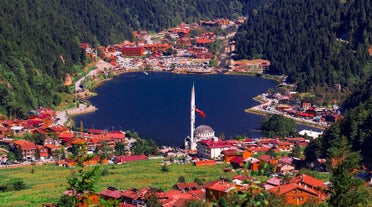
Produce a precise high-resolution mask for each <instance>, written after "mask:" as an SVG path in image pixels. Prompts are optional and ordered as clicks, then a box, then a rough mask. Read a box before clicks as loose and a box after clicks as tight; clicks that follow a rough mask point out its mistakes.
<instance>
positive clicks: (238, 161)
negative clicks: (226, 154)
mask: <svg viewBox="0 0 372 207" xmlns="http://www.w3.org/2000/svg"><path fill="white" fill-rule="evenodd" d="M243 161H244V158H242V157H239V156H236V157H234V158H232V159H231V160H230V163H236V164H238V165H240V164H241V163H243Z"/></svg>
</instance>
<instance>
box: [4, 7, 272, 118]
mask: <svg viewBox="0 0 372 207" xmlns="http://www.w3.org/2000/svg"><path fill="white" fill-rule="evenodd" d="M267 1H268V0H253V1H248V2H247V1H244V0H203V1H199V0H187V1H186V0H140V1H132V0H101V1H98V0H85V1H75V0H59V1H49V0H20V1H11V0H2V1H0V17H1V18H0V114H2V115H5V116H8V117H13V118H14V117H18V118H24V117H25V116H26V115H27V112H28V111H29V110H31V109H35V108H38V107H41V106H43V107H55V106H57V105H58V104H59V103H60V102H61V101H62V100H61V97H60V95H61V94H62V93H66V92H68V91H67V88H66V87H65V86H63V80H64V78H65V76H66V74H72V75H73V74H75V73H76V72H78V71H79V70H82V68H83V67H84V65H85V64H86V61H87V60H86V58H85V54H84V51H82V50H81V49H80V48H79V44H80V43H81V42H88V43H90V44H91V45H92V46H93V47H96V46H98V45H105V46H107V45H109V44H113V43H119V42H122V41H123V40H125V39H132V38H133V37H132V31H133V30H142V29H145V30H150V31H160V30H162V29H164V28H167V27H171V26H175V25H177V24H179V23H181V21H186V22H191V21H198V20H200V19H204V20H209V19H213V18H237V17H239V16H244V15H246V14H248V13H249V11H251V10H252V9H253V8H256V7H259V6H260V5H261V3H263V2H267Z"/></svg>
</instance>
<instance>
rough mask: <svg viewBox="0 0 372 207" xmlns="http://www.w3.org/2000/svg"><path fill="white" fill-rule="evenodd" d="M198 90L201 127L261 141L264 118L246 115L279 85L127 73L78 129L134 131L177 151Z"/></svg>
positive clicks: (101, 94) (102, 94) (107, 87)
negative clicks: (176, 147)
mask: <svg viewBox="0 0 372 207" xmlns="http://www.w3.org/2000/svg"><path fill="white" fill-rule="evenodd" d="M193 83H194V84H195V94H196V107H197V108H199V109H200V110H202V111H203V112H204V113H205V114H206V115H207V116H206V117H205V118H202V117H200V116H198V114H196V116H197V117H196V126H198V125H203V124H205V125H209V126H211V127H212V128H213V129H214V130H215V132H216V135H217V136H218V135H220V134H221V133H224V134H225V137H226V138H230V137H232V136H235V135H245V136H249V137H261V133H260V132H259V131H258V129H259V127H260V121H261V119H262V116H258V115H255V114H249V113H246V112H244V110H245V109H246V108H249V107H251V106H253V105H256V104H258V103H257V102H256V101H254V100H252V98H253V97H255V96H257V95H258V94H260V93H264V92H266V91H267V89H268V88H275V87H276V82H275V81H272V80H267V79H262V78H260V77H253V76H232V75H198V74H187V75H184V74H182V75H178V74H172V73H150V74H148V75H146V74H144V73H126V74H122V75H120V76H118V77H116V78H115V79H113V80H111V81H109V82H106V83H104V84H103V85H102V86H100V87H99V88H97V89H96V92H97V93H98V96H95V97H92V98H90V99H89V101H90V102H91V103H92V104H93V105H95V106H96V107H97V108H98V110H97V111H95V112H93V113H89V114H83V115H79V116H76V117H74V121H75V123H76V128H78V127H79V123H80V121H83V126H84V128H95V129H106V130H123V131H125V130H131V131H136V132H138V134H139V136H140V137H141V138H147V139H154V140H155V141H156V142H157V143H158V144H159V145H173V146H178V145H182V144H183V140H184V138H185V137H186V136H188V135H189V133H190V96H191V87H192V84H193Z"/></svg>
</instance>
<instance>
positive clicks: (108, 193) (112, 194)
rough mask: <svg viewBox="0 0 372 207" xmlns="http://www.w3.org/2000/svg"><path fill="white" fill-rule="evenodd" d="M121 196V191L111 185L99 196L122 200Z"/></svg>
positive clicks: (106, 198)
mask: <svg viewBox="0 0 372 207" xmlns="http://www.w3.org/2000/svg"><path fill="white" fill-rule="evenodd" d="M121 196H122V193H121V191H120V190H118V189H116V188H115V187H111V186H110V187H107V189H106V190H104V191H102V192H101V193H100V194H99V197H100V198H103V199H105V200H120V199H121Z"/></svg>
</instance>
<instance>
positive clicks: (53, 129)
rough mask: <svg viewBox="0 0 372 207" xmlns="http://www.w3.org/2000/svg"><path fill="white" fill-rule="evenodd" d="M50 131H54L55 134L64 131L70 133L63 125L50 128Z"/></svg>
mask: <svg viewBox="0 0 372 207" xmlns="http://www.w3.org/2000/svg"><path fill="white" fill-rule="evenodd" d="M49 129H50V130H52V131H54V132H64V131H68V128H67V127H65V126H63V125H59V126H52V127H49Z"/></svg>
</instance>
